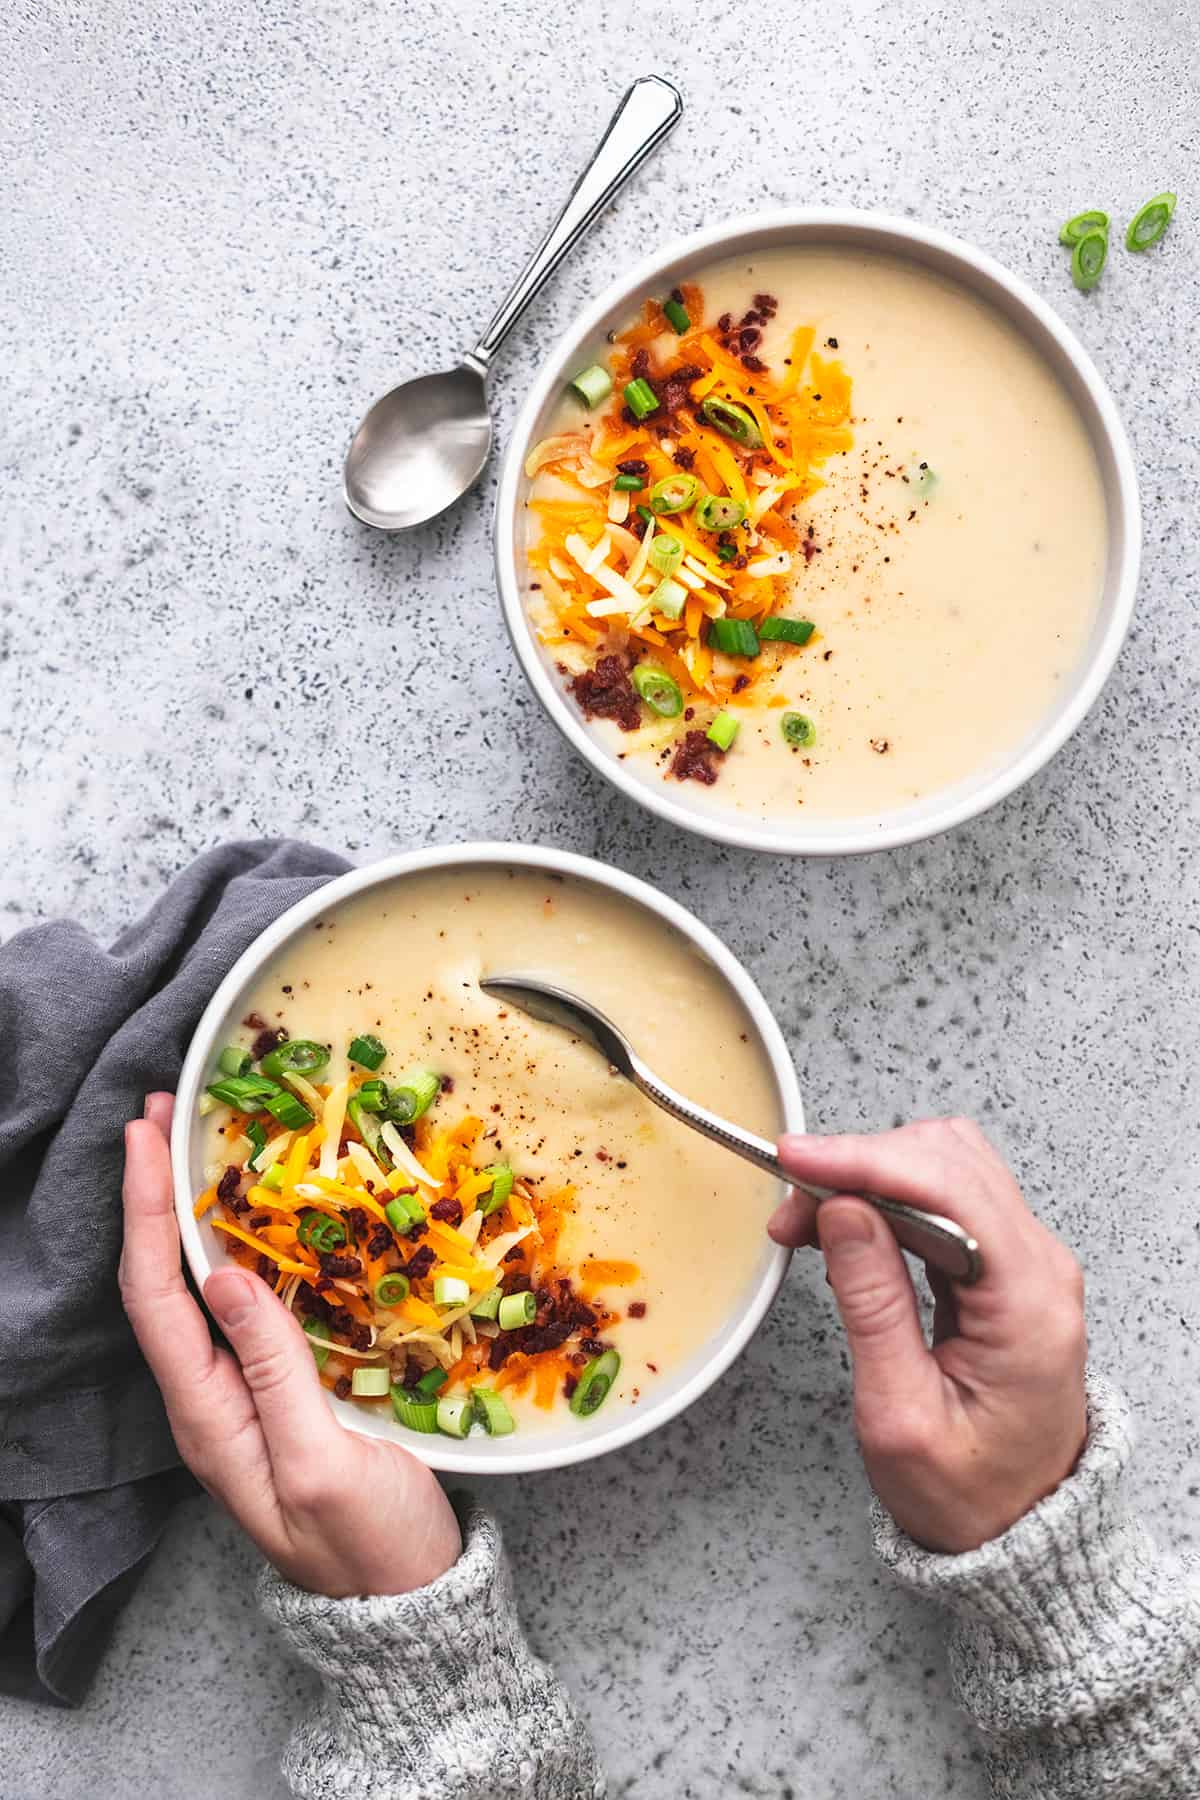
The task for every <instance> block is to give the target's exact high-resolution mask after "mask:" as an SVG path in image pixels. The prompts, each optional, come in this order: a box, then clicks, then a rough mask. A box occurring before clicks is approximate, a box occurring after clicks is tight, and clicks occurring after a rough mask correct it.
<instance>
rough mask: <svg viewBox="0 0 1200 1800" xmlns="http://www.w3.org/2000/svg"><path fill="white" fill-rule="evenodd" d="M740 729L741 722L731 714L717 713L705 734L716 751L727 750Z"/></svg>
mask: <svg viewBox="0 0 1200 1800" xmlns="http://www.w3.org/2000/svg"><path fill="white" fill-rule="evenodd" d="M740 729H741V720H740V719H738V718H736V717H735V716H734V714H733V713H731V712H719V713H718V714H717V716H716V718H715V719H714V720H713V722H712V724H711V725H710V726H709V728H708V731H707V733H706V734H705V735H706V736H707V737H708V739H709V742H710V743H713V744H715V745H716V746H717V749H718V750H728V749H729V747H730V745H731V744H732V743H733V740H734V738H735V737H736V736H737V734H738V732H739V731H740Z"/></svg>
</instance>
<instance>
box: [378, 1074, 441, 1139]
mask: <svg viewBox="0 0 1200 1800" xmlns="http://www.w3.org/2000/svg"><path fill="white" fill-rule="evenodd" d="M441 1086H442V1078H441V1076H440V1075H439V1074H438V1073H437V1072H436V1070H434V1069H414V1070H413V1071H412V1072H411V1073H410V1074H408V1075H406V1076H405V1077H404V1079H403V1080H402V1081H399V1082H397V1083H396V1084H395V1085H394V1086H393V1087H392V1088H390V1089H389V1091H388V1117H389V1118H390V1119H392V1120H394V1121H395V1123H396V1124H397V1125H411V1124H412V1122H413V1120H414V1119H419V1118H420V1117H421V1114H422V1113H426V1112H428V1111H429V1108H430V1107H431V1106H432V1105H433V1103H434V1101H435V1100H436V1099H437V1096H438V1094H439V1093H440V1091H441Z"/></svg>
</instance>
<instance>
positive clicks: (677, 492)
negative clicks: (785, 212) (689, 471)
mask: <svg viewBox="0 0 1200 1800" xmlns="http://www.w3.org/2000/svg"><path fill="white" fill-rule="evenodd" d="M699 492H700V483H699V482H698V481H697V479H696V477H695V476H694V475H684V474H682V473H681V474H679V475H664V476H663V479H662V480H661V481H656V482H655V484H654V486H653V487H652V488H651V489H650V511H651V512H652V513H655V514H656V515H659V516H662V515H663V514H668V513H679V512H686V511H687V509H688V507H689V506H694V505H695V504H696V496H697V495H698V494H699Z"/></svg>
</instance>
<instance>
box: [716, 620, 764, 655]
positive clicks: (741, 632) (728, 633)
mask: <svg viewBox="0 0 1200 1800" xmlns="http://www.w3.org/2000/svg"><path fill="white" fill-rule="evenodd" d="M708 637H709V642H710V643H711V644H712V645H714V647H715V648H716V649H718V650H720V651H721V652H722V653H723V654H724V655H725V656H757V655H758V633H757V631H755V629H754V627H753V625H752V624H751V623H750V621H749V619H710V620H709V622H708Z"/></svg>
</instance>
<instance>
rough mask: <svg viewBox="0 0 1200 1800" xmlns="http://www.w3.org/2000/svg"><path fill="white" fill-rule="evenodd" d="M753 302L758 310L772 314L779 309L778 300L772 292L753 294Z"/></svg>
mask: <svg viewBox="0 0 1200 1800" xmlns="http://www.w3.org/2000/svg"><path fill="white" fill-rule="evenodd" d="M754 304H755V306H756V307H757V308H758V310H759V312H765V313H767V314H772V313H777V312H778V311H779V302H778V300H777V299H776V298H775V296H774V294H755V296H754Z"/></svg>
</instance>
